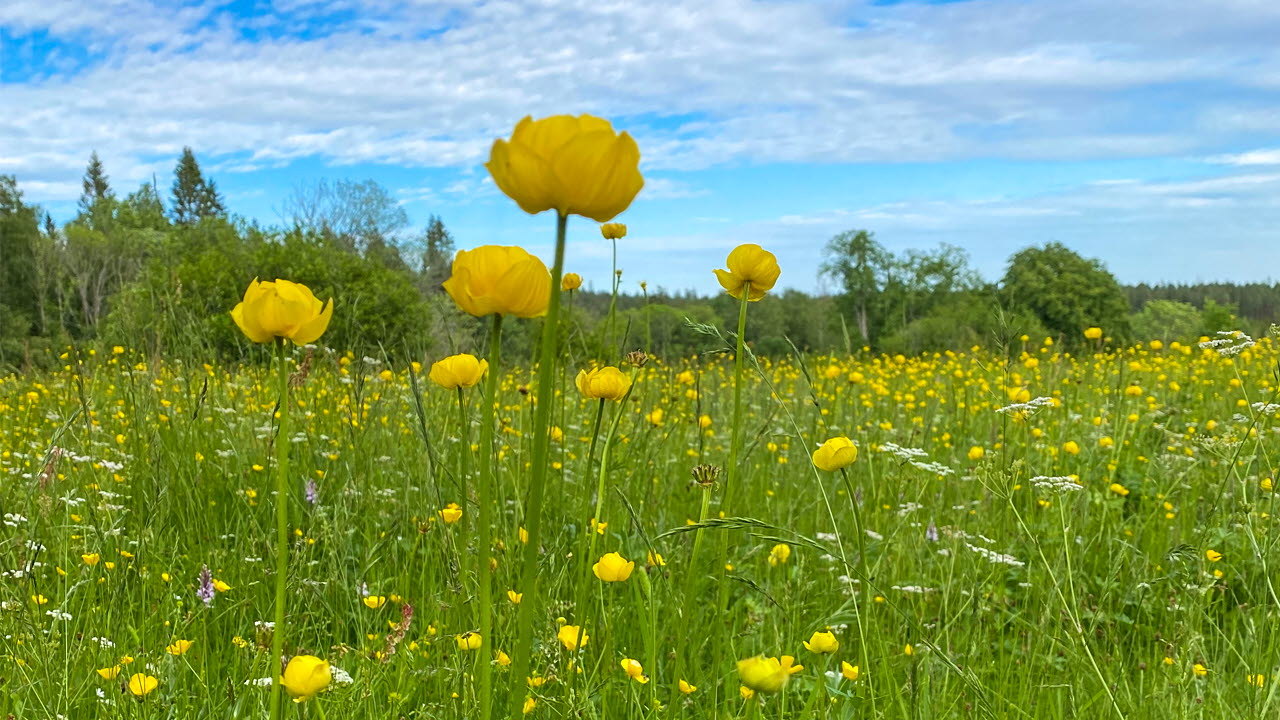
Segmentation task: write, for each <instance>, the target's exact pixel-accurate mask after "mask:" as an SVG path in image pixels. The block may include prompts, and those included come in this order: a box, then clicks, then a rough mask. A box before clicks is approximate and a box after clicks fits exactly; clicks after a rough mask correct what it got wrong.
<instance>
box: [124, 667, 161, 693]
mask: <svg viewBox="0 0 1280 720" xmlns="http://www.w3.org/2000/svg"><path fill="white" fill-rule="evenodd" d="M159 686H160V681H159V680H157V679H156V678H154V677H152V676H150V675H146V674H144V673H135V674H134V675H131V676H130V677H129V692H131V693H133V694H134V695H137V696H138V697H146V696H147V695H149V694H150V693H151V691H152V690H155V689H156V688H157V687H159Z"/></svg>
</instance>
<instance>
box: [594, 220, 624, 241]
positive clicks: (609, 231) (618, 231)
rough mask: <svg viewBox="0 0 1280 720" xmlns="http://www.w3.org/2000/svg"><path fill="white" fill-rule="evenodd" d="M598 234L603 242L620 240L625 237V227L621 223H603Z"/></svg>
mask: <svg viewBox="0 0 1280 720" xmlns="http://www.w3.org/2000/svg"><path fill="white" fill-rule="evenodd" d="M600 234H601V235H603V236H604V239H605V240H621V239H622V238H624V237H626V236H627V226H626V225H623V224H622V223H605V224H603V225H601V226H600Z"/></svg>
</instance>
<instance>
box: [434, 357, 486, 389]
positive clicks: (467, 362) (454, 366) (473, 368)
mask: <svg viewBox="0 0 1280 720" xmlns="http://www.w3.org/2000/svg"><path fill="white" fill-rule="evenodd" d="M488 369H489V361H488V360H478V359H476V356H475V355H468V354H466V353H462V354H461V355H450V356H449V357H447V358H445V359H443V360H439V361H437V362H435V363H432V365H431V372H430V373H429V374H428V375H427V377H428V378H430V379H431V382H433V383H435V384H436V385H439V386H440V387H442V388H444V389H445V390H456V389H458V388H469V387H475V385H476V383H478V382H480V379H481V378H483V377H484V373H485V371H486V370H488Z"/></svg>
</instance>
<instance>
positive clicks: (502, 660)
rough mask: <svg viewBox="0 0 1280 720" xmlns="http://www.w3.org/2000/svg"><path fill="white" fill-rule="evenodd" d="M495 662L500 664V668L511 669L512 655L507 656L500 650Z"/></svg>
mask: <svg viewBox="0 0 1280 720" xmlns="http://www.w3.org/2000/svg"><path fill="white" fill-rule="evenodd" d="M495 662H497V663H498V665H500V666H502V667H510V666H511V656H510V655H508V654H506V653H505V652H503V651H501V650H499V651H498V659H497V660H496V661H495Z"/></svg>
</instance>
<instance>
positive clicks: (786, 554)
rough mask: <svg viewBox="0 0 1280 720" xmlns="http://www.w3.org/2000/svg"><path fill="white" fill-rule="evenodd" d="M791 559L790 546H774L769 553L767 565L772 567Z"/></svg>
mask: <svg viewBox="0 0 1280 720" xmlns="http://www.w3.org/2000/svg"><path fill="white" fill-rule="evenodd" d="M790 557H791V546H790V545H785V544H781V543H780V544H778V545H774V546H773V549H772V550H770V551H769V564H770V565H772V566H773V567H778V566H779V565H781V564H783V563H785V562H786V561H787V560H788V559H789V558H790Z"/></svg>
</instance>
